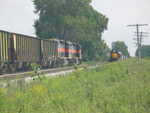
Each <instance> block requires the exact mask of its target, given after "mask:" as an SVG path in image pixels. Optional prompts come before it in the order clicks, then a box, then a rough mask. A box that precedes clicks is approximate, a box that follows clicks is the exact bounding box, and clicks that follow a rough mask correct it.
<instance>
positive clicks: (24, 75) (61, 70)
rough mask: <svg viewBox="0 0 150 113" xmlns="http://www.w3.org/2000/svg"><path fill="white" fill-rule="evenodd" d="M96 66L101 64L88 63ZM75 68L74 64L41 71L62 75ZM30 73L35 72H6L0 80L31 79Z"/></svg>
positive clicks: (51, 74) (50, 74) (52, 74)
mask: <svg viewBox="0 0 150 113" xmlns="http://www.w3.org/2000/svg"><path fill="white" fill-rule="evenodd" d="M96 66H99V64H95V65H88V67H90V68H94V67H96ZM79 68H83V66H82V65H80V66H79ZM73 70H75V68H74V66H71V67H59V68H52V69H42V70H41V71H40V72H42V73H43V74H44V75H46V76H56V75H58V74H59V75H60V74H63V73H66V72H70V71H73ZM30 73H34V71H28V72H16V73H13V74H4V75H1V76H0V82H2V81H7V80H16V79H17V78H18V79H22V80H25V79H27V78H29V79H31V75H30ZM27 81H28V80H27Z"/></svg>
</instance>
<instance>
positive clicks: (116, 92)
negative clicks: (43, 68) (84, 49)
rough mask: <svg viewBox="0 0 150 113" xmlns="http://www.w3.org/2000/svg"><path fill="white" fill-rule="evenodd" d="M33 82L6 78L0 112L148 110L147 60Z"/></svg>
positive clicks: (139, 112) (127, 112) (149, 70)
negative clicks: (11, 80)
mask: <svg viewBox="0 0 150 113" xmlns="http://www.w3.org/2000/svg"><path fill="white" fill-rule="evenodd" d="M69 75H70V76H60V77H54V78H51V79H48V78H46V77H44V76H43V77H42V78H37V79H36V80H33V81H32V82H28V83H23V82H22V81H20V80H19V79H18V81H17V82H16V83H10V82H9V81H7V82H6V87H5V88H3V87H2V86H1V88H0V113H150V60H141V61H138V60H137V59H129V60H126V61H118V62H113V63H109V64H106V65H102V66H99V67H97V68H95V69H88V68H87V67H85V68H84V70H82V69H77V70H76V71H75V72H72V73H70V74H69Z"/></svg>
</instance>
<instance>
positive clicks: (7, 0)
mask: <svg viewBox="0 0 150 113" xmlns="http://www.w3.org/2000/svg"><path fill="white" fill-rule="evenodd" d="M91 5H92V6H93V8H94V9H95V10H97V11H98V12H100V13H102V14H103V15H106V17H108V18H109V23H108V29H107V30H106V31H104V33H103V36H102V38H103V39H104V40H105V42H106V44H107V45H108V46H109V47H111V43H112V42H114V41H124V42H125V43H126V45H127V46H128V51H129V52H130V55H131V56H134V55H135V50H136V48H137V47H135V46H136V45H135V44H134V42H135V41H134V40H133V38H136V37H135V36H134V35H135V33H134V32H136V28H135V27H127V25H132V24H148V26H141V27H139V31H142V32H148V33H150V14H149V11H150V0H92V3H91ZM34 10H35V9H34V5H33V3H32V1H31V0H0V30H5V31H10V32H15V33H21V34H24V35H31V36H35V29H34V27H33V24H34V21H35V20H36V19H37V18H38V16H37V15H36V14H34ZM142 44H143V45H150V37H144V39H143V42H142Z"/></svg>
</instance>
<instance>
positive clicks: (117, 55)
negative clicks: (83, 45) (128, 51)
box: [108, 50, 122, 62]
mask: <svg viewBox="0 0 150 113" xmlns="http://www.w3.org/2000/svg"><path fill="white" fill-rule="evenodd" d="M121 59H122V53H121V52H119V51H117V50H112V51H110V54H109V58H108V61H110V62H114V61H118V60H121Z"/></svg>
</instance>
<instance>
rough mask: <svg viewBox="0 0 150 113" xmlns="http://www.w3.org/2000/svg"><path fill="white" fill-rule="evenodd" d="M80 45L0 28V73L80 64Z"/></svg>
mask: <svg viewBox="0 0 150 113" xmlns="http://www.w3.org/2000/svg"><path fill="white" fill-rule="evenodd" d="M81 61H82V57H81V46H80V45H79V44H76V43H72V42H67V41H63V40H58V39H41V38H36V37H31V36H26V35H21V34H17V33H10V32H6V31H2V30H0V74H2V73H8V72H11V71H15V70H24V69H28V68H29V67H30V64H31V63H32V62H35V63H38V64H40V66H41V67H59V66H63V65H64V64H66V65H72V64H74V63H77V64H80V63H81Z"/></svg>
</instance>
